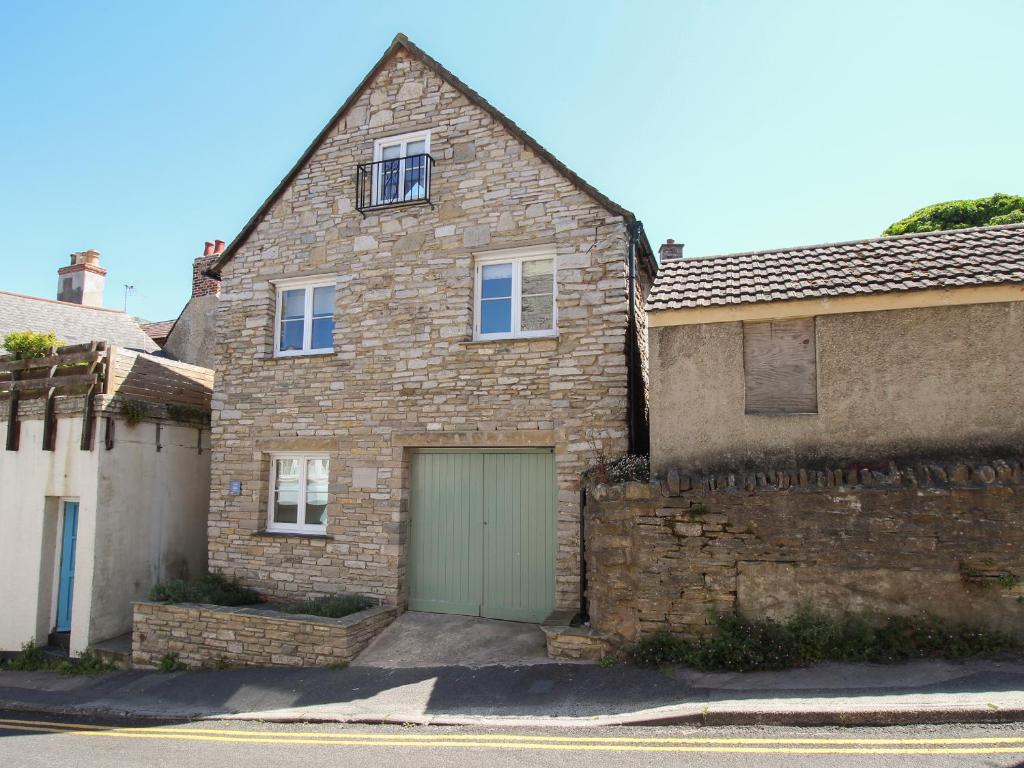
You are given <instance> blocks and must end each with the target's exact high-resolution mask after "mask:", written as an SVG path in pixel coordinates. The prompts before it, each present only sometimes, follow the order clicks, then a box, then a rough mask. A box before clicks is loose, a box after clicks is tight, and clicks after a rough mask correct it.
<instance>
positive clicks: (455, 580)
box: [209, 35, 656, 621]
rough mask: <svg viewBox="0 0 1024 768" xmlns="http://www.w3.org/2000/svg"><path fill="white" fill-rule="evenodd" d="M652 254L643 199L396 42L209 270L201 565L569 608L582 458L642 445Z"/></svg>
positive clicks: (305, 587)
mask: <svg viewBox="0 0 1024 768" xmlns="http://www.w3.org/2000/svg"><path fill="white" fill-rule="evenodd" d="M655 270H656V264H655V262H654V260H653V255H652V253H651V249H650V245H649V243H648V242H647V239H646V237H645V235H644V234H643V231H642V227H640V225H639V222H637V220H636V218H635V217H634V216H633V214H631V213H630V212H629V211H627V210H625V209H624V208H622V207H621V206H619V205H617V204H616V203H614V202H612V201H611V200H609V199H608V198H607V197H605V196H604V195H602V194H601V193H600V192H598V191H597V190H596V189H594V188H593V187H591V186H590V185H588V184H587V183H586V182H584V181H583V180H582V179H580V178H579V177H578V176H577V175H576V174H575V173H573V172H572V171H570V170H569V169H568V168H566V167H565V166H564V165H563V164H562V163H560V162H559V161H558V160H557V159H556V158H554V157H553V156H552V155H551V154H550V153H549V152H547V151H546V150H544V149H543V148H542V147H541V146H540V145H539V144H538V143H537V142H536V141H535V140H533V139H532V138H530V137H529V136H528V135H526V134H525V133H524V132H523V131H522V130H521V129H520V128H519V127H517V126H516V125H515V124H514V123H513V122H512V121H511V120H509V119H508V118H507V117H505V116H504V115H502V114H501V113H500V112H499V111H498V110H497V109H495V108H494V107H493V106H491V105H490V104H489V103H487V102H486V101H485V100H484V99H483V98H482V97H481V96H480V95H479V94H477V93H475V92H474V91H472V90H471V89H470V88H469V87H468V86H466V85H465V84H464V83H462V82H461V81H460V80H458V79H457V78H456V77H455V76H454V75H453V74H452V73H451V72H449V71H448V70H446V69H445V68H444V67H442V66H441V65H440V64H439V63H438V62H436V61H435V60H433V59H432V58H430V57H429V56H428V55H427V54H425V53H424V52H423V51H422V50H420V49H419V48H418V47H416V46H415V45H414V44H412V43H411V42H410V41H409V40H408V39H407V38H406V37H405V36H404V35H399V36H398V37H396V38H395V40H394V42H393V43H392V45H391V46H390V47H389V48H388V50H387V51H386V52H385V54H384V55H383V57H382V58H381V59H380V60H379V61H378V63H377V64H376V66H374V67H373V69H372V70H371V71H370V73H369V74H368V75H367V76H366V78H365V79H364V80H363V82H362V83H361V84H360V85H359V86H358V88H357V89H356V91H355V92H354V93H353V94H352V96H351V97H350V98H349V99H348V100H347V101H346V102H345V104H344V105H343V106H342V107H341V109H340V110H339V111H338V112H337V114H335V116H334V117H333V118H332V119H331V121H330V122H329V123H328V125H327V126H326V127H325V128H324V129H323V131H322V132H321V133H320V134H319V135H318V136H317V137H316V139H315V140H314V142H313V144H312V145H311V146H310V147H309V148H308V149H307V150H306V151H305V153H304V154H303V155H302V157H301V158H300V159H299V161H298V163H297V164H296V165H295V167H294V168H293V169H292V170H291V171H290V172H289V173H288V175H287V176H286V177H285V179H284V180H283V181H282V182H281V183H280V185H279V186H278V187H277V189H275V190H274V191H273V193H272V194H271V195H270V197H269V198H268V199H267V200H266V202H265V203H264V204H263V205H262V207H261V208H260V209H259V210H258V211H257V212H256V213H255V215H254V216H253V217H252V219H251V220H250V221H249V222H248V223H247V224H246V226H245V228H244V229H243V230H242V232H241V233H240V234H239V235H238V236H237V237H236V238H235V240H234V241H233V242H232V243H231V244H230V245H229V246H228V248H227V249H226V250H225V251H224V254H223V255H222V256H221V258H220V259H219V260H218V261H217V262H216V263H215V264H214V265H213V266H212V268H211V270H210V271H211V274H215V275H218V276H220V277H221V278H222V285H221V293H220V302H219V308H218V317H217V326H218V327H217V333H218V336H217V338H218V350H217V353H218V361H219V363H218V384H217V389H216V392H215V395H214V405H213V408H214V415H213V426H212V431H213V437H212V441H213V451H214V462H213V475H212V490H211V497H210V520H209V562H210V567H211V569H212V570H216V571H219V572H223V573H225V574H228V575H230V576H233V577H237V578H238V579H240V580H241V581H243V582H244V583H246V584H249V585H252V586H254V587H257V588H259V589H260V590H262V591H264V592H266V593H269V594H271V595H276V596H281V597H293V596H306V595H320V594H329V593H336V592H345V591H348V592H359V593H364V594H368V595H373V596H377V597H380V598H382V599H383V600H384V601H385V602H388V603H392V604H397V605H399V606H402V607H406V606H408V607H411V608H413V609H418V610H434V611H440V612H455V613H464V614H470V615H478V614H479V615H485V616H491V617H495V618H505V619H519V620H528V621H540V620H543V619H544V618H545V617H546V616H547V615H548V614H549V613H551V612H552V611H553V610H554V609H556V608H557V609H564V610H575V609H576V608H577V607H578V606H579V601H580V579H579V573H580V568H579V564H580V547H579V536H580V477H581V473H582V472H583V471H584V470H586V469H587V467H588V466H589V465H590V464H591V463H592V462H593V460H594V456H595V451H598V452H602V453H605V454H608V455H617V454H622V453H625V452H627V451H630V450H634V451H645V450H646V403H645V377H644V374H643V370H642V367H643V356H642V354H641V351H642V350H643V349H645V348H646V324H645V319H644V314H643V309H642V308H643V300H644V297H645V296H646V292H647V289H648V287H649V285H650V283H651V280H652V279H653V275H654V272H655ZM631 285H632V287H633V292H632V294H631V293H630V286H631ZM631 295H632V296H633V298H634V301H632V302H631V301H630V296H631ZM631 329H632V330H631Z"/></svg>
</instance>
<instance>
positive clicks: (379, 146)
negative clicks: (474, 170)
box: [356, 131, 434, 211]
mask: <svg viewBox="0 0 1024 768" xmlns="http://www.w3.org/2000/svg"><path fill="white" fill-rule="evenodd" d="M433 164H434V160H433V158H432V157H431V156H430V131H417V132H416V133H407V134H404V135H402V136H391V137H389V138H386V139H378V140H377V141H375V142H374V145H373V162H372V163H366V164H363V165H360V166H359V168H358V173H357V174H356V197H357V201H356V202H357V205H356V207H357V208H358V209H359V210H360V211H366V210H368V209H371V208H383V207H386V206H393V205H409V204H412V203H429V202H430V172H431V169H432V166H433Z"/></svg>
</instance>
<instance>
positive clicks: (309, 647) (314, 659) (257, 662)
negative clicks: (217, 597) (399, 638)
mask: <svg viewBox="0 0 1024 768" xmlns="http://www.w3.org/2000/svg"><path fill="white" fill-rule="evenodd" d="M134 614H135V620H134V622H133V624H132V664H133V665H134V666H136V667H155V666H158V665H159V664H160V660H161V659H162V658H163V657H164V656H166V655H167V654H171V653H173V654H177V658H178V661H180V662H181V663H183V664H185V665H186V666H188V667H190V668H201V667H210V666H211V665H221V664H223V665H227V666H276V667H323V666H328V665H331V664H341V663H347V662H349V661H351V660H352V659H354V658H355V657H356V656H357V655H359V653H360V652H361V651H362V650H363V649H364V648H365V647H366V646H367V645H369V643H370V641H371V640H373V638H375V637H376V636H377V635H378V634H379V633H380V632H381V630H383V629H384V628H385V627H386V626H387V625H388V624H390V623H391V622H392V621H394V619H395V616H396V614H397V611H396V609H395V608H393V607H389V606H379V607H374V608H367V609H366V610H365V611H359V612H358V613H353V614H351V615H349V616H343V617H342V618H340V619H329V618H324V617H322V616H304V615H299V614H290V613H280V612H278V611H273V610H268V609H265V608H228V607H225V606H219V605H192V604H181V605H170V604H167V603H152V602H139V603H135V604H134Z"/></svg>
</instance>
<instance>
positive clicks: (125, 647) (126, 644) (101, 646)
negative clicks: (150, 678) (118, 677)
mask: <svg viewBox="0 0 1024 768" xmlns="http://www.w3.org/2000/svg"><path fill="white" fill-rule="evenodd" d="M89 650H90V651H92V652H93V653H94V654H96V655H97V656H99V657H100V658H101V659H103V660H104V661H106V662H109V663H111V664H116V665H117V666H118V667H120V668H121V669H131V662H132V633H131V632H125V633H124V634H123V635H118V636H117V637H112V638H110V639H109V640H103V641H101V642H99V643H93V644H92V645H90V646H89Z"/></svg>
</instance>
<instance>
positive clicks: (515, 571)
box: [409, 450, 557, 621]
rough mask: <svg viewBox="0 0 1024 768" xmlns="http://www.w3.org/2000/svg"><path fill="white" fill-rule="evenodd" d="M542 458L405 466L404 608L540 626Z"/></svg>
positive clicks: (545, 607)
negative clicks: (407, 514)
mask: <svg viewBox="0 0 1024 768" xmlns="http://www.w3.org/2000/svg"><path fill="white" fill-rule="evenodd" d="M556 501H557V491H556V486H555V462H554V456H553V455H552V453H551V452H550V451H512V450H502V451H497V450H496V451H482V452H481V451H428V450H424V451H419V452H417V453H414V454H413V456H412V478H411V493H410V513H411V514H410V519H411V529H412V530H411V535H410V545H409V608H410V610H413V611H434V612H437V613H460V614H465V615H467V616H486V617H488V618H492V619H509V620H512V621H543V620H544V619H545V618H546V617H547V615H548V614H549V613H550V612H551V609H552V607H553V606H554V596H555V523H556V519H557V515H556V511H555V510H556Z"/></svg>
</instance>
